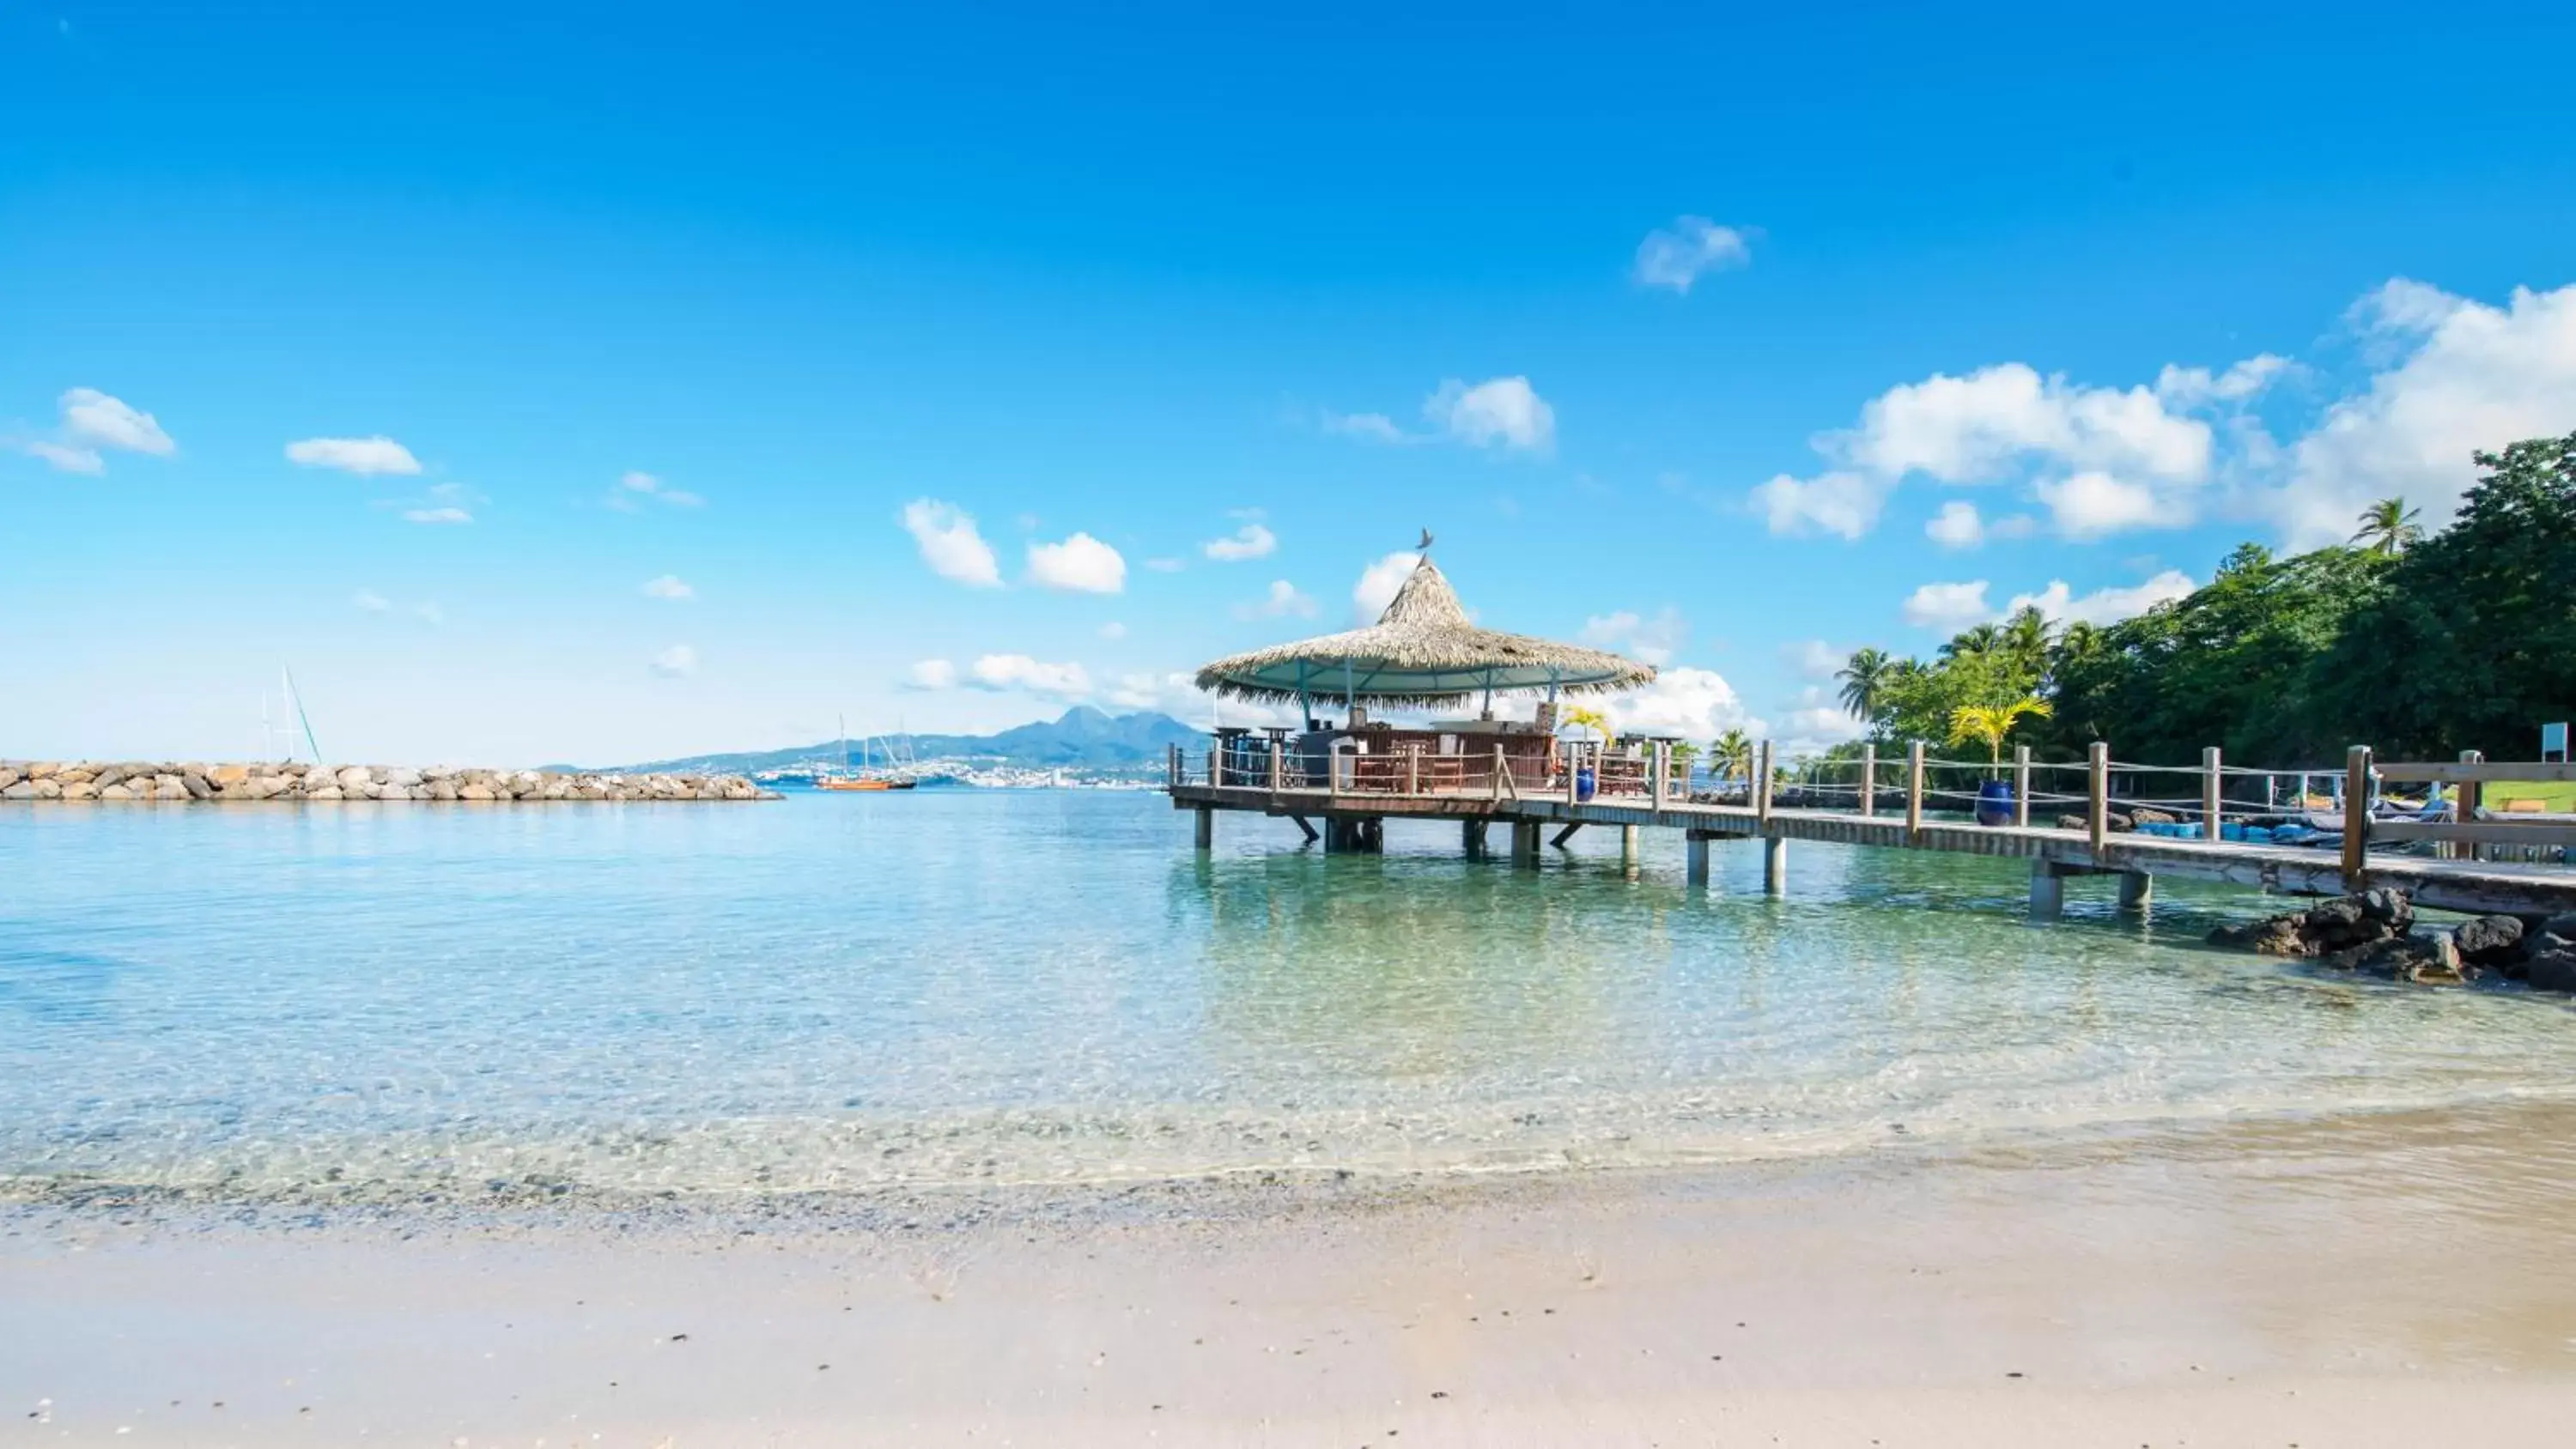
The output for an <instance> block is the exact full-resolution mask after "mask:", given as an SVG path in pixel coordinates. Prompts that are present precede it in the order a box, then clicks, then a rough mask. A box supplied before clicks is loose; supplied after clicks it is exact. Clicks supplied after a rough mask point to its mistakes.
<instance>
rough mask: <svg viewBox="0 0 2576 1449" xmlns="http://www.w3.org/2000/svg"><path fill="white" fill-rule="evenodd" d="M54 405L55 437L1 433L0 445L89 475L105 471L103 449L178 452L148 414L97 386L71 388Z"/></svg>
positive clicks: (57, 468) (58, 469) (165, 454)
mask: <svg viewBox="0 0 2576 1449" xmlns="http://www.w3.org/2000/svg"><path fill="white" fill-rule="evenodd" d="M56 406H57V408H59V409H60V412H61V415H62V416H61V422H60V426H58V427H57V428H56V429H55V434H56V435H55V436H54V437H50V438H28V437H16V438H10V437H0V447H5V448H15V449H16V450H18V451H19V452H22V453H25V454H26V455H28V456H29V457H31V458H41V459H43V460H44V461H45V463H46V464H47V465H48V466H50V467H51V468H53V469H54V470H55V471H56V472H59V473H86V474H93V475H94V474H99V473H104V472H106V471H107V458H106V455H105V454H104V453H103V452H102V451H101V450H102V449H115V450H118V451H121V452H128V453H148V454H151V455H153V456H154V457H168V456H169V455H170V454H172V453H174V452H177V451H178V446H179V445H178V444H176V443H174V442H172V441H170V435H169V434H168V433H165V432H163V431H162V430H161V425H160V424H159V423H158V422H156V421H154V420H153V417H152V415H151V414H150V413H147V412H141V411H138V410H137V409H135V408H134V407H132V406H130V405H129V404H127V403H125V402H124V401H122V400H120V399H117V398H112V397H109V396H108V395H107V394H106V393H103V392H100V391H99V390H98V389H97V388H94V387H76V388H72V389H71V390H69V391H67V392H65V393H64V394H63V395H62V396H61V397H60V398H58V399H56Z"/></svg>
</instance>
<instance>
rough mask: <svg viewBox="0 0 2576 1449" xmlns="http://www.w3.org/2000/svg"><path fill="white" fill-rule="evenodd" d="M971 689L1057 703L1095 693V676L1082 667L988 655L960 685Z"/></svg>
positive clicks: (975, 664)
mask: <svg viewBox="0 0 2576 1449" xmlns="http://www.w3.org/2000/svg"><path fill="white" fill-rule="evenodd" d="M958 682H959V683H960V684H963V685H965V686H967V687H968V688H970V689H986V690H1019V691H1021V692H1023V693H1027V694H1042V695H1048V696H1051V697H1053V698H1057V699H1080V698H1083V697H1084V696H1086V695H1088V694H1090V693H1091V676H1090V674H1088V673H1087V672H1085V671H1084V669H1083V667H1082V666H1081V665H1079V664H1073V663H1065V664H1049V663H1047V662H1045V661H1044V660H1040V659H1033V658H1031V657H1029V656H1028V655H1026V654H987V655H984V656H983V657H981V658H979V659H977V660H976V661H975V663H974V664H973V665H972V666H971V667H970V668H968V670H967V671H966V673H965V676H964V677H963V678H961V679H960V680H959V681H958Z"/></svg>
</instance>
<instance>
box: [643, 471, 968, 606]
mask: <svg viewBox="0 0 2576 1449" xmlns="http://www.w3.org/2000/svg"><path fill="white" fill-rule="evenodd" d="M627 476H628V477H630V478H631V477H633V476H635V475H633V474H629V475H627ZM903 526H904V530H905V531H906V532H908V533H910V534H911V535H912V540H913V542H914V543H916V544H918V545H920V547H921V561H922V562H923V563H926V564H928V565H930V571H931V572H932V573H935V574H937V575H939V576H940V577H941V578H943V579H950V580H953V581H955V582H957V583H961V584H965V585H968V586H969V587H972V588H979V589H998V588H1000V587H1001V586H1002V565H1001V562H1000V560H998V559H996V558H994V557H993V546H992V545H991V544H988V543H986V542H984V536H983V535H982V534H980V533H977V532H976V531H975V519H974V517H973V516H972V515H970V514H968V513H966V512H964V511H963V510H961V509H959V508H958V507H957V505H956V504H953V503H942V502H940V501H939V500H937V499H935V498H916V499H914V500H913V501H912V502H910V503H907V504H905V505H904V507H903Z"/></svg>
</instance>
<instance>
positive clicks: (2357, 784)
mask: <svg viewBox="0 0 2576 1449" xmlns="http://www.w3.org/2000/svg"><path fill="white" fill-rule="evenodd" d="M2343 888H2344V891H2345V893H2346V894H2350V893H2352V892H2354V891H2362V890H2368V889H2370V746H2368V745H2355V746H2353V747H2352V748H2351V749H2350V750H2348V751H2346V752H2345V754H2344V766H2343Z"/></svg>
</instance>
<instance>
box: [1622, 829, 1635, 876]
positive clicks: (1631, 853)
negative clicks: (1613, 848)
mask: <svg viewBox="0 0 2576 1449" xmlns="http://www.w3.org/2000/svg"><path fill="white" fill-rule="evenodd" d="M1619 863H1620V864H1621V865H1624V866H1634V865H1635V864H1636V863H1637V827H1636V826H1634V825H1622V826H1620V827H1619Z"/></svg>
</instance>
